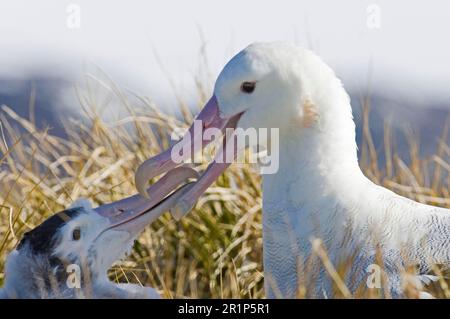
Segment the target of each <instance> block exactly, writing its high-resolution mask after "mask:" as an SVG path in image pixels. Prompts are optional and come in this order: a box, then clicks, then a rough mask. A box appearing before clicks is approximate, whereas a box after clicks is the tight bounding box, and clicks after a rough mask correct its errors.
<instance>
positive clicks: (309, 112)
mask: <svg viewBox="0 0 450 319" xmlns="http://www.w3.org/2000/svg"><path fill="white" fill-rule="evenodd" d="M318 120H319V113H318V112H317V110H316V107H315V106H314V104H313V103H312V102H311V101H310V100H306V101H305V102H304V103H303V121H302V122H303V123H302V124H303V127H306V128H310V127H312V126H314V124H315V123H317V121H318Z"/></svg>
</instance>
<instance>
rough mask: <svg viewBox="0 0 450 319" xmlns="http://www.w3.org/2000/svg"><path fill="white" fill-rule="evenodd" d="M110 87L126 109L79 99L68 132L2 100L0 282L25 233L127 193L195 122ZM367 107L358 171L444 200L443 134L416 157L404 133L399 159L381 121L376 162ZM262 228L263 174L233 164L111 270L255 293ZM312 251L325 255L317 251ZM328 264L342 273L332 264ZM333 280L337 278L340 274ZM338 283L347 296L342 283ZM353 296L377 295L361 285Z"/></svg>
mask: <svg viewBox="0 0 450 319" xmlns="http://www.w3.org/2000/svg"><path fill="white" fill-rule="evenodd" d="M112 87H113V86H112ZM111 92H112V94H113V95H114V96H115V99H116V100H118V101H120V102H121V103H122V104H123V106H125V108H126V109H127V110H128V115H127V116H123V117H122V118H121V120H118V121H115V122H109V123H105V122H104V121H102V120H101V119H100V117H99V116H98V115H96V112H94V110H96V105H95V104H94V102H92V101H93V100H91V99H89V98H86V97H83V96H81V97H80V103H81V105H82V106H83V108H84V109H85V110H87V111H86V115H87V118H88V119H89V120H88V121H87V122H85V123H80V122H75V121H70V120H67V121H66V122H65V126H66V132H67V137H66V138H61V137H57V136H54V135H52V131H51V130H43V131H42V130H41V131H39V130H36V128H35V125H34V124H33V123H31V122H28V121H27V120H25V119H23V118H20V117H19V116H17V115H16V114H15V113H14V112H13V111H12V109H10V108H8V107H7V106H3V107H2V110H1V113H0V121H1V123H2V131H3V134H2V135H1V136H5V137H6V138H7V140H6V139H5V140H3V139H2V141H0V142H1V143H0V151H1V153H0V167H1V170H0V189H1V191H0V286H1V284H2V281H3V273H2V271H3V266H4V262H5V257H6V256H7V254H8V252H9V251H11V250H12V249H13V248H14V246H15V245H16V244H17V243H18V240H19V239H20V238H21V236H22V234H23V233H24V232H25V231H27V230H29V229H31V228H33V227H34V226H35V225H37V224H39V223H41V222H42V221H43V220H44V219H45V218H47V217H48V216H50V215H51V214H53V213H54V212H57V211H59V210H62V209H64V208H65V207H67V206H69V205H70V204H71V203H72V202H73V200H75V199H77V198H79V197H85V198H89V199H90V200H92V201H93V202H94V203H95V204H102V203H106V202H110V201H114V200H117V199H120V198H122V197H124V196H127V195H130V194H131V193H134V192H135V187H134V185H133V182H134V175H133V173H134V171H135V169H136V168H137V166H138V165H139V164H140V163H141V162H142V161H143V160H144V159H146V158H148V157H150V156H151V155H155V154H157V153H158V152H160V151H161V150H162V149H164V148H166V147H167V146H168V143H169V140H168V134H169V133H170V132H172V131H173V129H174V128H176V127H180V126H181V127H186V126H187V123H189V122H190V121H191V120H192V114H191V113H190V112H189V110H188V109H187V108H186V107H185V106H183V105H182V104H181V103H180V105H182V110H183V112H182V114H183V120H181V121H180V120H177V118H176V117H174V116H172V115H169V114H166V113H162V112H161V111H160V110H158V109H157V108H155V107H154V105H153V104H152V103H151V102H150V101H149V100H147V99H145V98H134V99H132V100H133V101H134V102H130V100H129V99H128V98H127V97H126V94H125V93H123V92H122V91H121V90H119V89H118V88H115V87H114V88H113V89H111ZM364 114H365V116H364V142H363V144H362V145H360V147H362V156H361V165H362V168H363V170H364V172H365V174H366V175H367V176H368V177H370V178H371V179H372V180H374V181H375V182H377V183H379V184H382V185H384V186H386V187H388V188H391V189H393V190H394V191H396V192H398V193H400V194H402V195H405V196H407V197H410V198H413V199H415V200H418V201H421V202H426V203H431V204H436V205H441V206H450V194H449V191H448V181H449V170H450V162H449V157H450V148H449V146H448V145H447V144H446V143H445V140H446V134H447V132H444V135H443V136H442V139H441V143H440V146H439V149H438V151H437V153H436V154H435V155H433V156H430V157H428V158H420V157H419V152H418V147H419V145H417V144H416V143H415V142H414V139H413V138H410V139H409V141H410V150H411V163H410V164H405V162H404V161H402V159H401V158H400V157H399V156H397V155H396V153H395V147H393V146H392V137H391V136H390V134H391V133H390V130H389V127H386V129H385V143H384V148H383V149H382V150H378V151H379V152H384V153H385V155H386V163H385V165H380V163H379V162H378V154H377V150H376V149H375V146H374V145H373V142H372V138H371V135H370V130H369V127H368V125H367V123H368V114H369V112H368V110H366V111H365V112H364ZM8 141H9V142H8ZM380 166H385V167H386V168H385V169H382V168H380ZM430 172H431V173H430ZM261 231H262V223H261V190H260V179H259V177H258V175H257V174H256V171H255V170H254V168H252V167H248V166H247V167H242V166H240V167H237V166H232V168H231V169H229V170H228V171H227V172H226V174H224V175H223V176H222V177H221V178H220V179H219V180H218V181H217V182H216V184H215V185H214V187H211V188H210V189H209V190H208V192H207V194H206V195H205V196H203V197H202V199H201V200H200V201H199V203H198V204H197V206H196V209H195V211H193V212H192V213H190V214H189V216H188V217H186V218H184V219H182V220H181V221H180V222H176V221H175V220H174V219H172V218H171V217H170V215H169V214H166V215H164V216H163V217H161V218H160V219H159V220H158V221H157V222H155V223H154V224H153V225H152V226H151V227H148V228H147V230H146V231H145V232H144V233H143V234H142V236H140V238H139V241H138V242H137V243H136V245H135V248H134V250H133V253H132V256H131V258H130V260H131V261H129V262H125V263H122V264H120V265H117V266H115V267H113V268H112V269H111V278H113V279H115V280H117V281H121V282H127V281H128V282H133V283H142V284H143V285H148V286H153V287H158V288H159V289H160V290H161V291H163V294H164V296H165V297H193V298H202V297H203V298H230V297H231V298H261V297H264V289H263V279H264V278H263V274H262V238H261V235H262V232H261ZM318 253H319V256H320V257H321V258H322V257H323V258H324V260H326V253H325V252H324V251H318ZM328 266H329V267H331V270H330V271H331V272H332V274H333V275H334V276H337V277H336V278H339V274H340V269H339V267H336V268H333V267H332V265H328ZM337 283H338V284H341V283H340V282H339V279H337ZM338 288H339V289H340V291H341V292H342V295H343V297H348V294H349V292H348V291H347V290H346V289H345V287H342V285H341V286H340V287H338ZM436 290H437V292H435V293H436V294H437V295H438V296H440V297H443V296H445V295H446V294H447V297H448V296H449V294H448V293H449V291H448V288H446V287H445V281H444V280H443V281H442V282H441V283H440V285H438V287H437V288H436ZM299 296H300V297H301V296H302V291H300V293H299ZM356 297H378V295H376V294H370V293H367V292H361V293H360V294H359V295H357V296H356ZM412 297H414V296H412Z"/></svg>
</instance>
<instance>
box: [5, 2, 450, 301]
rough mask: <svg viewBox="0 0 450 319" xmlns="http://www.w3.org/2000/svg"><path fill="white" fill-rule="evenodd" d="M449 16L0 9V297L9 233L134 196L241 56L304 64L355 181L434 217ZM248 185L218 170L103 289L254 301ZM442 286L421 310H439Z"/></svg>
mask: <svg viewBox="0 0 450 319" xmlns="http://www.w3.org/2000/svg"><path fill="white" fill-rule="evenodd" d="M449 15H450V4H448V2H446V1H444V0H441V1H439V0H429V1H412V0H408V1H407V0H396V1H392V0H379V1H373V0H371V1H368V0H341V1H334V0H329V1H324V0H314V1H312V0H295V1H294V0H292V1H288V0H277V1H265V0H247V1H237V0H228V1H221V2H219V1H206V0H203V1H202V0H190V1H182V0H179V1H175V0H166V1H158V2H157V1H139V0H127V1H124V0H116V1H106V0H95V1H93V0H77V1H74V0H72V1H66V0H58V1H56V0H39V1H30V0H27V1H25V0H14V1H12V0H0V286H1V285H2V284H3V281H4V278H5V274H4V262H5V258H6V256H7V254H8V253H9V252H10V251H11V250H12V249H13V247H15V246H16V245H17V243H18V242H19V240H20V238H21V237H22V234H23V233H24V232H25V231H28V230H29V229H32V228H33V227H34V226H36V225H38V224H39V223H41V222H42V221H43V220H44V219H45V218H47V217H48V216H50V215H52V214H53V213H54V212H57V211H60V210H61V209H63V208H66V207H68V206H69V205H70V204H71V203H73V201H74V200H75V199H77V198H80V197H84V198H87V199H89V200H91V201H92V202H93V204H94V205H95V206H96V205H99V204H103V203H106V202H111V201H114V200H118V199H120V198H123V197H125V196H129V195H130V194H131V193H132V192H135V187H134V185H133V181H134V172H135V170H136V168H137V167H138V165H139V164H140V163H142V161H143V160H144V159H146V158H149V157H150V156H152V155H155V154H158V153H159V152H160V151H161V149H165V148H166V147H167V145H168V144H169V143H170V142H171V141H170V140H169V138H168V136H169V135H170V133H172V132H173V131H174V129H176V128H180V127H186V126H187V125H188V124H189V123H191V121H192V115H191V114H190V113H191V112H189V109H190V110H191V111H192V113H194V114H195V113H196V112H197V110H198V107H199V106H200V105H201V104H202V103H203V102H204V101H205V100H206V99H207V98H208V97H209V95H210V94H211V91H212V88H213V84H214V81H215V78H216V77H217V75H218V73H219V72H220V70H221V69H222V68H223V66H224V64H225V63H226V62H227V61H228V60H229V59H230V58H231V57H232V56H233V55H234V54H236V53H237V52H238V51H240V50H241V49H243V48H244V47H246V46H247V45H248V44H250V43H252V42H255V41H280V40H281V41H288V42H292V43H296V44H298V45H301V46H304V47H306V48H309V49H312V50H313V51H315V52H316V53H317V54H319V55H320V56H321V57H322V58H323V59H324V60H325V62H327V63H328V64H329V65H330V66H331V67H332V68H333V69H334V70H335V72H336V74H337V75H338V76H339V77H340V78H341V79H342V81H343V83H344V86H345V88H346V89H347V91H348V92H349V94H350V95H351V99H352V107H353V110H354V117H355V121H356V124H357V139H358V147H359V151H360V153H359V155H360V166H361V168H362V170H363V172H364V174H366V176H368V177H369V178H370V179H372V180H373V181H374V182H376V183H377V184H380V185H383V186H385V187H388V188H390V189H392V190H394V191H396V192H397V193H399V194H401V195H404V196H407V197H409V198H413V199H415V200H417V201H420V202H423V203H429V204H433V205H439V206H445V207H450V192H449V189H450V188H449V181H450V147H449V146H448V145H449V143H448V137H447V134H446V133H447V131H448V125H446V123H447V124H449V123H450V121H447V118H448V114H449V109H450V63H449V61H448V58H449V57H450V43H449V41H448V37H449V36H448V34H449V31H450V19H449V18H448V17H449ZM36 127H37V128H39V129H36ZM46 128H49V129H50V132H48V131H47V130H46ZM446 128H447V129H446ZM48 133H49V134H48ZM440 141H443V142H444V143H438V142H440ZM438 145H439V147H437V146H438ZM205 164H206V163H205ZM205 167H206V165H203V167H200V169H204V168H205ZM259 185H260V180H259V175H258V174H257V170H256V169H255V168H254V167H252V166H250V165H243V166H239V165H233V166H232V167H231V168H230V169H228V170H227V173H226V174H223V176H222V177H221V178H219V179H218V181H217V182H216V183H215V186H214V187H210V188H209V189H208V191H207V194H206V195H205V196H203V197H202V199H201V200H200V201H199V202H198V203H197V206H196V209H195V211H193V212H192V213H191V214H190V215H189V216H187V217H186V218H183V219H182V220H181V221H179V222H176V221H175V220H174V219H173V218H171V217H170V215H169V214H166V215H165V216H163V217H161V218H160V219H159V220H158V221H157V222H155V223H153V225H152V227H148V229H146V230H145V231H144V233H143V234H142V236H140V238H139V241H137V242H136V243H135V246H134V249H133V251H132V256H130V258H129V260H127V261H124V262H121V263H118V264H116V265H115V266H114V267H112V268H111V269H110V272H109V275H110V278H111V279H112V280H114V281H115V282H134V283H142V284H143V285H147V286H151V287H155V288H157V289H158V290H159V291H160V292H161V293H162V294H163V296H164V297H185V296H187V297H192V298H199V297H208V298H261V297H264V289H263V273H262V255H261V252H262V234H261V230H262V221H261V207H262V201H261V188H260V186H259ZM338 269H340V267H338ZM345 270H346V269H345V267H343V271H344V272H345ZM306 277H307V276H306ZM310 277H311V278H312V279H314V278H313V277H314V276H310ZM308 278H309V277H308ZM444 283H445V286H442V287H441V288H442V289H440V290H439V292H437V293H433V294H434V295H435V296H441V297H442V296H446V297H447V298H448V296H450V291H449V289H448V287H449V285H448V283H447V282H444ZM441 284H442V283H441ZM442 285H443V284H442ZM305 291H306V290H305ZM299 297H301V296H299ZM356 297H370V298H372V297H374V296H373V295H372V294H371V293H370V292H369V295H365V294H358V295H356ZM375 297H376V296H375Z"/></svg>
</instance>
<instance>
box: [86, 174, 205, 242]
mask: <svg viewBox="0 0 450 319" xmlns="http://www.w3.org/2000/svg"><path fill="white" fill-rule="evenodd" d="M196 178H198V173H197V172H196V171H195V170H193V169H191V168H188V167H184V166H182V167H178V168H176V169H174V170H172V171H170V172H169V173H168V174H167V175H165V176H164V177H162V178H161V179H160V180H159V181H158V184H157V185H156V184H155V185H152V186H150V187H149V188H148V189H147V190H146V192H148V195H151V197H150V198H144V197H142V196H140V195H139V194H136V195H133V196H130V197H127V198H124V199H121V200H119V201H116V202H113V203H109V204H105V205H102V206H99V207H97V208H96V209H95V211H96V212H97V213H98V214H99V215H101V216H103V217H106V218H108V220H109V222H110V226H109V227H108V229H112V228H114V229H117V230H127V231H129V232H130V233H138V232H140V231H142V230H143V229H144V228H145V226H147V225H149V224H151V223H152V222H153V221H155V220H156V219H158V218H159V217H160V216H161V215H162V214H164V213H165V212H167V211H170V210H171V209H172V208H173V207H174V206H175V204H176V202H177V200H178V199H179V198H180V196H181V195H183V194H184V193H185V192H186V190H187V187H188V186H189V185H190V183H187V184H185V185H183V186H181V187H179V186H180V184H182V183H183V182H187V181H188V180H189V179H196ZM177 187H179V188H178V189H177V190H175V191H174V189H176V188H177ZM172 192H173V193H172Z"/></svg>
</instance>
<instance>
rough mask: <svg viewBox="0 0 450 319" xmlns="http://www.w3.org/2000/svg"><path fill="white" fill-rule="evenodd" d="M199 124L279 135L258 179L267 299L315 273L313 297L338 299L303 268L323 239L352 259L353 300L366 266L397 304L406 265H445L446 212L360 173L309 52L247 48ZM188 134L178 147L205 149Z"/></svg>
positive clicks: (337, 103) (349, 131)
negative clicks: (269, 168) (379, 275)
mask: <svg viewBox="0 0 450 319" xmlns="http://www.w3.org/2000/svg"><path fill="white" fill-rule="evenodd" d="M197 120H199V121H202V123H203V125H202V127H203V128H204V129H207V128H211V127H217V128H219V129H222V130H223V129H224V128H236V127H239V128H242V129H248V128H278V129H279V169H278V171H277V172H276V173H274V174H266V175H263V182H262V184H263V185H262V186H263V249H264V262H263V263H264V274H265V286H266V294H267V297H269V298H273V297H285V298H294V297H295V296H296V294H297V291H298V288H299V282H300V281H301V280H302V278H301V275H300V274H301V272H300V271H299V269H306V272H308V274H309V275H311V274H314V278H315V281H314V288H315V289H312V290H311V291H313V292H310V293H309V296H310V297H333V296H334V294H333V284H332V282H333V280H332V279H331V277H332V276H330V275H329V272H328V271H327V270H326V269H325V267H323V265H322V264H321V263H312V266H311V265H310V266H311V267H309V268H308V267H307V266H308V265H306V262H305V260H306V258H307V257H308V256H310V255H311V253H312V251H313V248H314V245H313V244H314V243H315V242H316V241H314V238H320V239H321V240H322V242H323V244H324V246H325V247H326V249H327V251H328V255H329V259H330V261H331V262H332V263H333V264H335V265H338V264H340V263H342V262H345V261H347V260H350V259H351V263H350V264H351V266H350V270H349V271H348V272H347V275H346V277H345V282H346V284H347V286H348V287H349V288H350V291H352V292H353V291H355V290H356V289H357V288H358V287H361V286H364V285H365V284H366V282H367V277H368V275H369V274H370V273H367V269H368V267H369V266H371V265H372V264H378V265H379V266H381V267H382V268H383V269H384V271H385V273H386V274H387V276H386V277H387V283H385V285H386V286H385V287H388V289H387V290H384V292H385V293H387V292H390V293H391V294H392V295H393V296H394V297H401V296H402V286H401V282H402V280H401V274H402V271H403V270H404V269H405V268H406V267H408V266H412V265H414V266H417V269H418V274H417V278H419V279H423V278H425V277H426V276H427V274H428V272H429V271H430V270H431V267H432V265H433V264H440V265H444V266H446V267H448V266H449V263H450V211H449V210H448V209H443V208H438V207H433V206H428V205H423V204H420V203H417V202H415V201H412V200H409V199H407V198H404V197H401V196H399V195H397V194H395V193H393V192H391V191H390V190H388V189H385V188H383V187H380V186H378V185H376V184H374V183H373V182H371V181H370V180H369V179H368V178H366V177H365V176H364V175H363V173H362V172H361V169H360V167H359V165H358V158H357V146H356V142H355V124H354V122H353V117H352V110H351V106H350V99H349V96H348V94H347V93H346V91H345V90H344V88H343V86H342V83H341V81H340V80H339V79H338V78H337V77H336V76H335V74H334V72H333V71H332V69H331V68H330V67H328V66H327V65H326V64H325V63H324V62H323V61H322V60H321V59H320V58H319V57H318V56H317V55H315V54H313V53H312V52H310V51H308V50H305V49H302V48H299V47H297V46H292V45H289V44H284V43H255V44H252V45H250V46H248V47H247V48H245V49H244V50H242V51H241V52H239V53H238V54H237V55H236V56H234V57H233V58H232V59H231V60H230V61H229V62H228V64H227V65H226V66H225V67H224V69H223V70H222V72H221V73H220V75H219V77H218V78H217V81H216V83H215V87H214V94H213V96H212V98H211V99H210V100H209V102H208V103H207V104H206V106H205V107H204V109H203V110H202V111H201V113H200V114H199V115H198V116H197ZM194 131H195V130H194V126H192V127H191V129H190V130H189V135H190V136H191V137H192V139H187V138H186V139H183V140H182V141H181V142H180V143H184V144H186V143H187V144H189V143H194V144H195V143H198V142H199V141H200V142H201V145H202V146H204V145H206V144H208V141H207V140H204V139H203V137H202V135H199V134H198V133H196V132H194ZM268 139H269V141H268V142H269V143H276V142H277V141H274V140H270V139H271V137H270V136H268ZM269 145H270V144H269ZM178 146H179V145H178ZM172 149H173V148H172ZM172 149H169V150H167V151H166V152H164V153H161V154H159V155H158V156H156V157H154V158H151V159H148V160H147V161H145V162H144V163H143V164H142V165H141V166H140V167H139V169H138V170H137V172H136V185H137V187H138V189H139V190H140V192H141V193H144V192H143V190H145V188H146V186H147V183H148V180H149V179H150V178H152V177H154V176H157V175H159V174H162V173H164V172H166V171H170V170H171V169H172V168H174V167H176V166H177V165H178V164H179V161H175V160H174V159H173V158H172V156H171V150H172ZM182 155H183V158H184V157H187V156H188V155H189V154H187V152H186V156H184V154H182ZM228 165H229V164H227V163H220V162H218V161H214V162H213V163H211V164H210V166H209V167H208V169H207V170H206V172H205V173H204V174H203V175H202V176H201V178H200V179H199V180H198V181H197V182H196V183H195V184H193V185H191V186H190V189H189V190H187V192H186V193H185V194H184V195H183V196H182V197H181V198H180V199H179V201H178V203H177V205H176V207H175V208H174V209H173V211H172V214H173V215H174V216H175V217H178V218H179V217H181V216H183V215H184V214H186V213H187V212H188V211H189V210H190V209H191V208H192V207H193V205H194V204H195V202H196V201H197V199H198V198H199V196H201V194H202V193H203V192H204V191H205V190H206V189H207V188H208V186H209V185H210V184H211V183H213V182H214V180H215V179H216V178H217V177H218V176H219V175H220V174H221V173H222V172H223V171H224V170H225V169H226V168H227V167H228ZM144 195H146V194H144ZM380 254H381V262H379V261H378V260H379V259H380V258H379V255H380Z"/></svg>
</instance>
